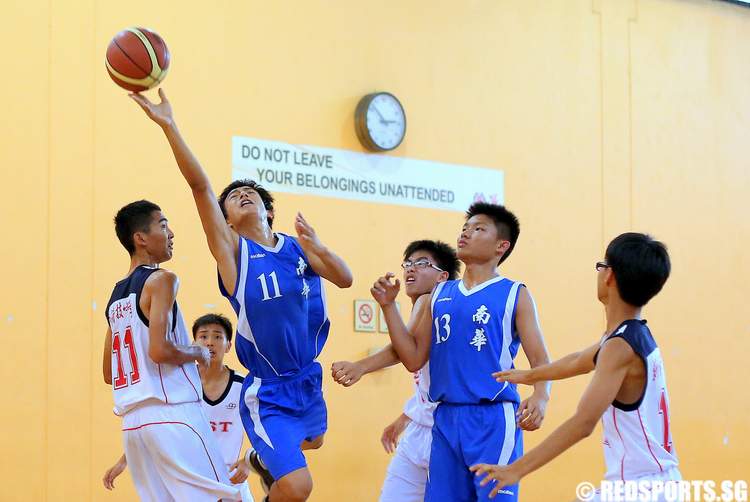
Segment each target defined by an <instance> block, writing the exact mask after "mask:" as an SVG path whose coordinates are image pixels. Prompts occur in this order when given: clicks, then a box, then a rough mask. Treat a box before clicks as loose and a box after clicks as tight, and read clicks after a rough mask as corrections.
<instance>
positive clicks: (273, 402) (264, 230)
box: [130, 89, 352, 502]
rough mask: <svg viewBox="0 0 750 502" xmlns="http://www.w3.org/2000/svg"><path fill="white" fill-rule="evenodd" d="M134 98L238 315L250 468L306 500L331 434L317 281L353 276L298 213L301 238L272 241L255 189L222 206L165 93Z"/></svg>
mask: <svg viewBox="0 0 750 502" xmlns="http://www.w3.org/2000/svg"><path fill="white" fill-rule="evenodd" d="M130 96H131V97H132V98H133V99H134V100H135V101H136V102H137V103H138V104H139V105H140V106H141V107H142V108H143V110H144V111H145V112H146V114H147V115H148V116H149V117H150V118H151V119H152V120H153V121H154V122H156V123H157V124H158V125H159V126H160V127H161V128H162V130H163V132H164V134H165V135H166V137H167V140H168V141H169V144H170V146H171V147H172V152H173V154H174V156H175V159H176V161H177V165H178V167H179V169H180V172H181V173H182V175H183V177H184V178H185V180H186V181H187V183H188V186H189V187H190V189H191V191H192V194H193V198H194V199H195V205H196V207H197V209H198V215H199V216H200V219H201V223H202V224H203V230H204V232H205V234H206V240H207V241H208V247H209V250H210V251H211V254H212V255H213V256H214V258H215V260H216V265H217V268H218V274H219V285H220V289H221V292H222V294H223V295H224V296H226V297H227V298H228V299H229V302H230V303H231V305H232V307H233V308H234V310H235V312H236V313H237V321H238V322H237V338H236V343H235V346H236V349H237V355H238V357H239V360H240V362H241V363H242V364H243V365H244V366H245V367H246V368H247V369H248V370H249V372H250V375H251V376H252V378H251V377H250V376H249V377H248V378H246V379H245V384H244V388H243V399H242V403H241V405H240V413H241V416H242V421H243V424H244V426H245V431H246V432H247V434H248V436H249V438H250V442H251V443H252V445H253V447H254V448H255V450H257V455H256V456H254V457H253V461H254V462H253V463H254V466H256V467H257V469H258V470H259V471H262V474H264V475H265V474H266V472H265V471H266V470H267V471H269V472H270V476H272V478H273V480H275V481H274V482H273V484H272V485H271V487H270V489H269V492H268V498H269V500H270V502H297V501H304V500H307V498H308V497H309V495H310V492H311V491H312V478H311V476H310V472H309V470H308V469H307V462H306V460H305V456H304V455H303V453H302V450H305V449H314V448H319V447H320V446H321V445H322V443H323V435H324V433H325V431H326V428H327V411H326V405H325V401H324V400H323V393H322V387H321V384H322V372H321V367H320V364H318V362H317V361H316V359H317V357H318V355H319V354H320V351H321V350H322V348H323V345H324V344H325V341H326V339H327V337H328V330H329V327H330V323H329V321H328V316H327V312H326V305H325V297H324V291H323V284H322V280H321V278H323V279H327V280H328V281H330V282H332V283H333V284H335V285H336V286H338V287H340V288H347V287H349V286H351V284H352V274H351V271H350V270H349V268H348V267H347V265H346V263H344V261H343V260H342V259H341V258H339V257H338V256H336V254H334V253H333V252H332V251H331V250H330V249H329V248H327V247H326V246H324V245H323V243H322V242H321V241H320V239H319V238H318V236H317V234H316V233H315V230H313V228H312V226H310V224H309V223H308V222H307V221H306V220H305V219H304V218H303V217H302V215H301V214H299V213H298V214H297V216H296V218H295V222H294V227H295V230H296V232H297V238H294V237H291V236H289V235H284V234H282V233H274V232H273V231H272V230H271V225H272V224H273V219H274V211H273V198H272V197H271V195H270V194H269V193H268V192H267V191H266V190H264V189H263V187H261V186H259V185H257V184H256V183H254V182H253V181H250V180H240V181H235V182H233V183H232V184H230V185H229V186H228V187H226V188H225V189H224V191H223V192H222V194H221V196H220V197H219V199H218V200H217V198H216V196H215V195H214V192H213V190H212V189H211V184H210V182H209V180H208V177H207V176H206V173H205V172H204V171H203V168H202V167H201V165H200V163H199V162H198V160H197V159H196V158H195V156H194V155H193V154H192V152H191V151H190V149H189V148H188V146H187V144H186V143H185V141H184V140H183V138H182V136H181V134H180V132H179V130H178V129H177V125H176V123H175V121H174V117H173V115H172V108H171V105H170V103H169V101H168V100H167V99H166V96H165V95H164V91H163V90H161V89H159V96H160V98H161V102H160V103H159V104H155V103H152V102H150V101H149V100H148V99H147V98H145V97H144V96H141V95H139V94H131V95H130ZM266 478H267V476H266Z"/></svg>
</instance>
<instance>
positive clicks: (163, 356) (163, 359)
mask: <svg viewBox="0 0 750 502" xmlns="http://www.w3.org/2000/svg"><path fill="white" fill-rule="evenodd" d="M148 357H150V358H151V360H152V361H153V362H155V363H156V364H164V363H168V362H169V351H168V350H167V348H166V347H163V346H161V345H156V346H155V345H151V347H149V348H148Z"/></svg>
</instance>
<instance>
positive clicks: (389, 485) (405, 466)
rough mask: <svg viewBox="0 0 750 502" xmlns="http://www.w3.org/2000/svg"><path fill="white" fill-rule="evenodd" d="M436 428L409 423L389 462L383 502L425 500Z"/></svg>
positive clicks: (418, 501) (420, 501) (381, 500)
mask: <svg viewBox="0 0 750 502" xmlns="http://www.w3.org/2000/svg"><path fill="white" fill-rule="evenodd" d="M431 445H432V428H431V427H425V426H424V425H420V424H418V423H416V422H409V425H407V426H406V430H405V431H404V435H403V436H401V441H399V443H398V448H396V454H395V455H394V456H393V459H392V460H391V463H390V464H389V465H388V471H387V473H386V476H385V481H384V482H383V488H382V490H381V492H380V499H379V500H380V502H422V501H423V500H424V491H425V485H426V484H427V471H428V468H429V466H430V446H431Z"/></svg>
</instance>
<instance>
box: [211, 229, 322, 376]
mask: <svg viewBox="0 0 750 502" xmlns="http://www.w3.org/2000/svg"><path fill="white" fill-rule="evenodd" d="M275 235H276V237H277V239H278V241H277V243H276V245H275V246H274V247H267V246H262V245H260V244H258V243H256V242H254V241H251V240H249V239H245V238H244V237H240V242H239V253H238V259H237V284H236V290H235V291H234V292H233V293H232V294H229V293H228V292H227V291H226V289H225V288H224V285H223V284H222V283H221V279H220V280H219V287H220V289H221V292H222V294H223V295H224V296H226V297H227V298H228V299H229V302H230V303H231V304H232V307H233V308H234V311H235V312H236V313H237V337H236V339H235V346H236V347H237V356H238V358H239V360H240V362H241V363H242V365H243V366H245V368H247V369H248V371H249V372H250V374H251V375H252V376H253V377H256V378H260V379H261V380H263V379H269V378H277V377H287V376H293V375H296V374H297V373H299V372H300V371H301V370H303V369H305V368H306V367H307V366H309V365H310V364H311V363H312V362H313V361H314V360H315V358H317V357H318V354H320V351H321V350H322V349H323V345H325V342H326V339H327V338H328V330H329V327H330V322H329V320H328V315H327V312H326V306H325V293H324V291H323V284H322V280H321V277H320V276H319V275H318V274H316V273H315V272H314V271H313V269H312V267H311V266H310V263H309V261H308V260H307V256H306V255H305V252H304V251H303V250H302V247H301V246H300V245H299V243H298V242H297V241H296V240H295V239H294V238H293V237H290V236H288V235H284V234H281V233H277V234H275Z"/></svg>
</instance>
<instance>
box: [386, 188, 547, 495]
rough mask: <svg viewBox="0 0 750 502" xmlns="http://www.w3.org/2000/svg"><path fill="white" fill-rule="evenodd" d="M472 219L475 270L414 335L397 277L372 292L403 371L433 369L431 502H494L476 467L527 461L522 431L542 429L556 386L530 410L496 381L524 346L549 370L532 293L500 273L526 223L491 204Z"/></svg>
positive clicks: (443, 295) (432, 304) (535, 397)
mask: <svg viewBox="0 0 750 502" xmlns="http://www.w3.org/2000/svg"><path fill="white" fill-rule="evenodd" d="M466 218H467V219H466V223H465V224H464V226H463V229H462V230H461V234H460V236H459V238H458V253H457V254H458V258H459V260H461V261H462V262H463V263H464V265H465V267H466V268H465V271H464V274H463V278H462V279H460V280H456V281H446V282H442V283H439V284H438V285H437V286H436V287H435V289H434V290H433V292H432V294H431V295H430V296H429V301H427V302H423V303H422V305H423V307H422V308H421V309H420V310H421V311H420V312H419V313H418V314H417V315H418V316H419V317H418V318H419V321H418V322H417V323H416V325H415V327H414V329H412V330H411V333H410V332H409V331H410V330H407V328H406V327H405V326H404V323H403V321H402V320H401V317H400V316H399V314H398V311H397V310H396V307H395V305H394V300H395V299H396V296H397V294H398V291H399V287H400V283H399V281H398V280H396V282H395V283H394V282H392V281H391V279H392V278H393V274H391V273H388V274H386V276H385V277H381V278H380V279H379V280H378V281H377V282H376V283H375V284H374V285H373V287H372V289H371V293H372V295H373V297H374V298H375V300H377V302H378V303H379V304H380V305H381V307H382V308H383V313H384V315H385V319H386V323H387V324H388V329H389V334H390V337H391V342H392V344H393V348H394V350H395V351H396V353H397V354H398V356H399V358H400V359H401V361H402V362H403V364H404V366H406V368H407V369H408V370H409V371H416V370H417V369H419V368H421V367H422V366H424V365H425V363H427V362H428V361H429V363H430V364H429V368H430V371H429V375H430V389H429V397H430V399H431V400H432V401H433V402H435V403H438V404H437V408H436V409H435V411H434V425H433V428H432V450H431V453H430V465H429V476H428V480H427V488H426V494H425V501H428V502H438V501H444V500H450V501H455V502H470V501H476V500H484V499H486V497H487V495H488V494H489V492H490V488H491V487H487V486H481V485H480V484H479V481H478V480H476V479H475V476H474V475H473V474H472V472H471V471H470V470H469V467H470V466H472V465H474V464H477V463H489V462H494V463H500V464H509V463H511V462H513V461H514V460H515V459H516V458H518V457H519V456H520V455H521V453H522V449H523V444H522V438H521V429H522V428H523V429H526V430H535V429H537V428H539V426H540V425H541V421H542V419H543V418H544V412H545V408H546V405H547V401H548V399H549V384H548V383H547V382H540V383H537V384H536V385H535V387H534V392H533V394H532V395H531V396H530V397H529V398H528V399H526V400H524V401H523V404H521V399H520V396H519V394H518V392H517V391H516V386H515V385H514V384H508V383H502V384H500V383H498V382H496V381H495V379H494V378H492V377H491V373H493V372H496V371H500V370H504V369H511V368H512V367H513V359H514V358H515V356H516V353H517V351H518V348H519V345H520V346H522V347H523V350H524V352H525V354H526V357H527V359H528V360H529V364H530V365H531V367H532V368H534V367H537V366H540V365H542V364H546V363H548V362H549V356H548V355H547V349H546V347H545V344H544V339H543V338H542V333H541V329H540V328H539V322H538V319H537V313H536V307H535V305H534V300H533V299H532V297H531V294H530V293H529V292H528V290H527V289H526V287H525V286H524V285H523V284H521V283H519V282H516V281H512V280H510V279H507V278H503V277H501V276H500V275H498V273H497V267H498V265H499V264H500V263H502V262H503V261H504V260H505V259H506V258H507V257H508V256H509V255H510V253H511V252H512V251H513V248H514V246H515V244H516V241H517V240H518V235H519V233H520V228H519V224H518V220H517V219H516V217H515V216H514V215H513V213H511V212H510V211H508V210H507V209H506V208H505V207H503V206H500V205H494V204H487V203H476V204H473V205H472V206H471V207H470V208H469V210H468V212H467V214H466ZM488 371H489V373H488ZM501 493H502V499H501V500H503V501H506V502H510V501H517V500H518V485H517V484H516V485H510V486H508V487H506V488H505V489H503V491H502V492H501Z"/></svg>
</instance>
